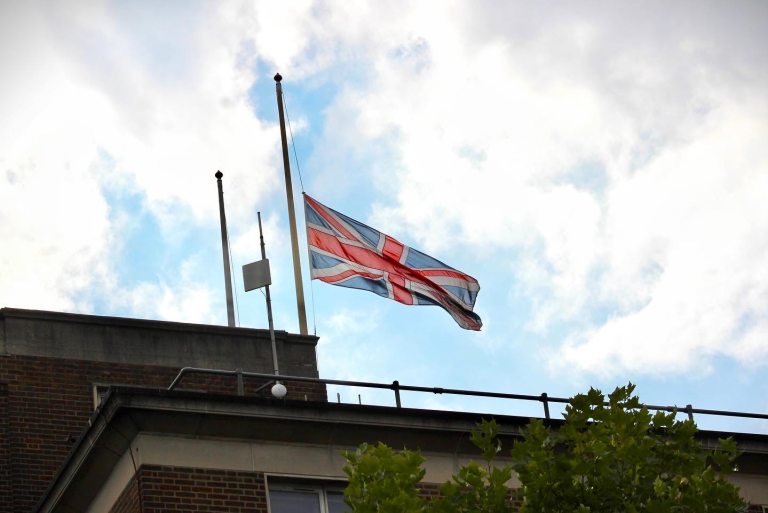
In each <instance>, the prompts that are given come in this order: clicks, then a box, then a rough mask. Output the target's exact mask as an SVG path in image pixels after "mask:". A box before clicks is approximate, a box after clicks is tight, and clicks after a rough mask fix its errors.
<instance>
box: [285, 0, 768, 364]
mask: <svg viewBox="0 0 768 513" xmlns="http://www.w3.org/2000/svg"><path fill="white" fill-rule="evenodd" d="M315 5H317V4H315ZM400 7H403V6H400ZM483 7H486V8H485V9H483V8H481V7H478V6H476V5H473V6H472V7H471V8H470V7H469V6H468V5H467V4H462V3H458V2H456V3H448V4H442V5H441V7H439V8H435V7H434V6H430V8H429V9H426V8H424V9H422V8H419V7H414V8H412V9H408V8H405V7H403V10H404V11H407V12H402V13H400V15H399V16H398V18H397V20H396V21H395V22H392V23H389V20H388V18H387V17H386V16H380V17H376V16H370V18H369V19H357V18H355V19H356V20H358V21H361V22H362V23H363V24H364V25H365V27H367V31H363V34H364V35H363V36H361V35H360V34H361V30H360V25H359V24H357V23H355V24H348V23H344V24H342V23H339V24H337V25H334V24H333V19H334V18H333V17H330V18H328V19H327V20H326V21H328V22H329V23H327V24H326V25H325V26H324V27H323V30H316V31H315V32H314V33H313V35H305V36H304V37H305V39H306V40H313V38H320V39H323V38H325V45H326V46H327V45H330V46H333V45H338V46H339V48H340V49H339V53H341V54H344V52H345V49H346V47H345V46H344V45H345V44H350V45H351V44H352V42H354V44H355V45H358V46H356V47H355V48H357V49H358V50H359V48H361V47H362V48H364V49H365V51H366V52H367V54H366V57H365V58H366V59H367V60H368V61H369V62H370V68H369V69H368V78H369V79H370V80H368V81H366V82H364V83H362V84H357V83H355V84H353V85H349V86H348V87H347V88H346V89H345V90H344V92H343V95H340V96H339V98H338V101H337V102H336V103H335V104H334V105H333V106H332V107H331V108H330V109H329V116H328V117H329V119H331V120H333V121H330V122H329V124H328V126H327V128H326V134H325V141H323V143H324V146H328V147H333V148H336V150H334V151H338V148H343V151H351V152H354V151H355V148H365V149H367V150H368V151H370V149H369V148H370V146H371V144H372V142H376V143H377V144H379V145H386V146H388V147H389V148H390V149H391V150H393V151H394V152H395V155H397V158H396V162H395V163H394V165H393V166H392V168H390V169H385V170H382V169H380V168H377V167H376V166H374V168H373V169H371V170H370V176H371V177H372V179H373V180H374V183H375V184H376V185H377V186H379V187H380V188H381V189H382V190H383V191H385V192H386V193H388V194H390V195H392V197H393V198H394V201H392V202H390V203H388V204H384V203H382V204H380V205H377V206H375V208H374V210H373V216H372V220H371V223H372V224H373V225H375V226H377V227H378V228H381V229H382V230H383V231H385V232H388V233H402V232H403V231H404V229H405V230H408V231H409V232H410V233H411V235H412V238H415V239H416V240H418V241H420V245H421V246H422V248H423V249H425V250H427V251H433V250H434V251H437V252H442V251H443V250H444V249H445V248H446V245H447V244H452V245H454V244H455V243H456V241H457V240H459V241H462V242H463V243H465V244H467V245H471V246H473V247H474V250H475V251H481V252H485V253H488V252H490V251H494V250H497V251H500V252H505V253H508V254H509V255H510V256H509V261H510V262H512V263H513V264H514V266H513V267H512V269H513V272H514V273H515V274H516V276H517V278H518V281H521V282H522V286H523V287H524V289H523V293H524V294H525V295H526V296H527V297H528V299H529V300H530V301H531V302H532V303H533V304H534V306H535V310H534V315H533V318H532V319H531V320H530V323H529V328H530V329H533V330H536V331H538V332H539V333H542V334H545V335H546V334H547V333H548V332H549V331H550V330H551V329H552V327H553V326H558V325H560V326H562V325H563V323H569V324H568V326H569V329H570V331H571V333H572V336H571V337H570V339H569V341H568V342H567V343H566V344H565V345H563V347H562V348H561V351H560V364H559V365H557V366H556V368H555V370H556V371H558V372H561V371H564V370H565V371H573V372H575V373H580V372H586V373H598V374H601V375H613V374H617V373H622V372H624V371H626V370H632V371H636V372H640V373H651V374H656V373H670V372H677V371H681V370H686V369H690V368H693V367H694V366H696V367H701V368H704V369H706V368H707V367H709V366H711V364H712V359H713V357H714V356H716V355H729V356H732V357H735V358H738V359H739V360H740V361H741V362H743V363H747V362H749V363H750V364H753V365H754V364H758V365H761V364H765V363H768V362H766V356H765V355H766V353H768V340H766V339H765V338H764V337H763V334H764V333H765V325H766V322H767V321H766V318H767V316H768V305H766V301H767V300H768V299H767V298H768V277H766V273H765V271H764V262H765V261H766V258H767V257H768V235H766V234H768V223H767V222H766V214H765V212H766V209H765V208H764V207H763V206H762V202H763V201H762V199H764V198H765V197H768V184H767V183H766V178H765V177H766V172H767V171H768V154H766V152H765V150H764V149H763V148H764V144H763V141H765V140H766V138H768V122H766V121H765V120H766V119H768V117H767V116H766V114H768V112H767V110H768V109H766V99H765V94H764V91H765V90H766V86H768V75H767V74H766V68H765V66H764V63H765V52H766V51H765V48H766V47H768V44H766V43H768V42H767V41H766V35H765V33H764V31H762V30H761V29H760V26H759V25H760V24H759V23H758V22H756V20H757V19H759V18H760V17H761V16H764V15H765V14H766V13H765V6H762V5H757V4H739V5H738V6H737V7H735V8H734V6H727V7H726V6H723V5H722V4H718V3H715V2H712V3H696V4H695V5H694V4H686V3H683V4H679V5H677V6H674V7H670V6H668V5H661V4H643V6H634V7H633V6H627V5H621V6H619V5H616V6H611V7H610V8H604V7H605V6H601V8H600V9H583V8H582V7H581V6H580V7H578V8H577V7H574V8H568V7H567V6H561V8H559V9H557V10H556V11H552V10H551V9H548V8H546V7H545V6H543V5H541V6H530V5H526V6H525V7H523V6H522V5H521V4H509V3H505V4H494V5H493V8H489V7H490V4H483ZM368 14H371V13H368ZM350 25H352V26H354V28H348V27H349V26H350ZM309 28H311V27H309ZM382 34H384V37H382ZM387 36H389V37H387ZM294 54H295V55H297V54H299V52H298V51H297V50H295V49H294ZM306 54H307V55H311V51H309V50H308V51H307V52H306ZM293 60H294V61H296V62H299V61H300V58H298V57H295V56H294V58H293ZM371 154H373V153H371ZM317 162H318V163H321V164H322V163H323V160H322V159H318V161H317ZM326 164H328V167H329V168H328V169H326V170H323V171H324V175H323V177H322V178H320V179H318V180H317V182H318V183H320V184H322V183H323V182H324V181H326V182H333V183H335V179H336V178H338V172H337V171H336V170H334V169H332V168H331V165H332V164H333V160H330V161H326ZM381 177H385V178H381ZM495 286H504V285H503V284H495Z"/></svg>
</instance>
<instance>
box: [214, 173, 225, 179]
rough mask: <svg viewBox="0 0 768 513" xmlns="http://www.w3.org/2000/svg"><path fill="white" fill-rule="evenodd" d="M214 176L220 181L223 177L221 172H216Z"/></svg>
mask: <svg viewBox="0 0 768 513" xmlns="http://www.w3.org/2000/svg"><path fill="white" fill-rule="evenodd" d="M214 176H216V179H217V180H221V177H222V176H224V173H222V172H221V171H216V174H215V175H214Z"/></svg>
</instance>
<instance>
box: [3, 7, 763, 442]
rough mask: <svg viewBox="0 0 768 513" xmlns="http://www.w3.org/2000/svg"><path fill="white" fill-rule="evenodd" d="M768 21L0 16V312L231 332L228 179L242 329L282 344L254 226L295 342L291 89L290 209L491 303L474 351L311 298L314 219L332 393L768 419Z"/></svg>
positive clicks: (420, 321) (562, 10)
mask: <svg viewBox="0 0 768 513" xmlns="http://www.w3.org/2000/svg"><path fill="white" fill-rule="evenodd" d="M767 21H768V3H766V2H763V1H759V0H755V1H735V2H727V3H726V2H717V1H679V2H673V3H670V2H660V1H658V2H656V1H650V2H588V1H587V2H578V3H575V2H555V1H541V2H523V1H498V2H494V1H472V2H469V1H451V0H449V1H444V2H398V1H391V2H390V1H387V2H329V1H322V0H298V1H293V2H274V1H248V2H240V1H222V2H207V1H198V2H195V1H183V2H182V1H165V2H143V1H130V2H129V1H85V0H82V1H73V2H53V1H42V2H41V1H20V0H19V1H6V2H0V70H1V71H0V73H2V80H1V81H0V306H7V307H13V308H30V309H40V310H54V311H63V312H76V313H83V314H95V315H110V316H122V317H136V318H145V319H162V320H169V321H181V322H191V323H203V324H222V325H225V324H226V322H227V320H226V319H227V317H226V307H225V295H224V281H223V270H222V256H221V236H220V231H219V230H220V229H219V217H218V195H217V187H216V179H215V177H214V174H215V172H216V171H217V170H221V171H222V172H223V173H224V179H223V187H224V196H225V201H226V213H227V221H228V226H229V232H230V241H231V247H232V254H233V255H232V259H233V263H234V273H233V274H234V278H235V284H234V287H235V289H236V290H237V297H236V300H237V319H238V325H239V326H244V327H257V328H266V327H267V315H266V306H265V300H264V296H263V295H262V294H261V293H260V292H259V291H252V292H249V293H245V292H244V290H243V285H242V273H241V267H242V265H245V264H248V263H250V262H253V261H255V260H258V259H260V251H259V239H258V225H257V212H261V214H262V218H263V222H264V235H265V240H266V248H267V249H266V250H267V256H268V257H269V258H270V262H271V266H272V278H273V286H272V299H273V306H274V317H275V326H276V328H277V329H283V330H288V331H291V332H298V316H297V313H296V306H295V305H296V303H295V301H296V300H295V290H294V282H293V277H292V264H291V250H290V239H289V233H288V217H287V206H286V193H285V184H284V180H283V163H282V153H281V146H280V131H279V124H278V114H277V103H276V96H275V82H274V80H273V78H272V77H273V76H274V75H275V73H277V72H279V73H281V74H282V76H283V77H284V79H283V89H284V94H285V101H286V106H287V109H288V116H289V119H290V129H291V131H292V134H293V142H294V143H295V151H296V153H295V156H294V153H293V148H291V167H292V172H293V184H294V197H295V201H296V203H297V205H301V191H302V188H303V189H304V190H306V192H307V193H308V194H310V195H312V196H313V197H314V198H316V199H317V200H318V201H320V202H322V203H324V204H326V205H328V206H330V207H331V208H334V209H336V210H337V211H340V212H342V213H344V214H346V215H348V216H350V217H352V218H354V219H357V220H360V221H362V222H364V223H366V224H369V225H370V226H372V227H374V228H376V229H379V230H381V231H383V232H385V233H387V234H389V235H391V236H393V237H395V238H396V239H398V240H400V241H401V242H403V243H405V244H407V245H409V246H412V247H414V248H417V249H419V250H421V251H423V252H425V253H427V254H429V255H432V256H434V257H436V258H438V259H440V260H442V261H443V262H445V263H447V264H448V265H450V266H452V267H454V268H457V269H460V270H461V271H463V272H466V273H468V274H470V275H472V276H474V277H475V278H476V279H477V280H478V281H479V283H480V286H481V291H480V293H479V296H478V299H477V304H476V308H475V312H476V313H477V314H478V315H480V317H481V318H482V320H483V323H484V326H483V330H482V331H481V332H470V331H465V330H462V329H461V328H460V327H458V325H456V323H455V322H454V321H453V320H452V319H451V317H450V316H449V315H448V314H447V313H446V312H444V311H442V310H441V309H439V308H435V307H426V306H423V307H416V306H405V305H401V304H398V303H396V302H394V301H388V300H386V299H383V298H380V297H379V296H376V295H374V294H371V293H369V292H364V291H357V290H349V289H345V288H341V287H334V286H331V285H328V284H325V283H322V282H318V281H315V282H312V283H311V284H310V280H309V273H308V268H307V261H306V254H307V253H306V240H305V239H304V238H303V234H304V219H303V215H302V212H301V210H299V215H298V216H297V218H298V224H299V234H300V244H301V251H300V254H301V258H302V268H303V273H304V288H305V295H306V298H307V303H308V317H309V323H310V328H309V329H310V333H315V332H316V334H317V335H318V336H319V337H320V341H319V345H318V364H319V369H320V375H321V377H325V378H335V379H351V380H364V381H375V382H387V383H388V382H392V381H393V380H399V381H400V383H402V384H409V385H420V386H429V387H434V386H437V387H444V388H462V389H472V390H486V391H496V392H507V393H517V394H531V395H539V394H541V393H542V392H546V393H548V394H549V395H550V396H560V397H569V396H572V395H574V394H576V393H579V392H585V391H587V390H588V389H589V388H590V387H595V388H599V389H601V390H603V391H604V392H608V391H611V390H613V388H615V387H616V386H620V385H624V384H626V383H628V382H632V383H635V384H637V393H638V394H639V396H640V399H641V400H642V401H644V402H646V403H649V404H660V405H678V406H681V407H683V406H685V405H686V404H689V403H690V404H692V405H693V406H694V407H697V408H706V409H722V410H738V411H748V412H758V413H766V412H768V380H766V379H765V376H766V370H768V265H766V262H768V207H767V206H766V205H768V144H766V143H765V141H766V140H768V31H766V30H765V24H766V22H767ZM289 136H290V135H289ZM299 169H300V171H301V176H299V172H298V171H299ZM336 393H339V394H340V400H341V401H343V402H358V401H362V402H363V403H366V404H384V405H392V404H393V398H392V394H391V393H389V392H384V391H380V392H379V391H372V390H369V389H362V390H359V389H350V388H345V387H331V388H330V389H329V396H330V398H331V400H336V399H337V397H336ZM358 394H359V395H360V397H358ZM403 404H404V406H410V407H419V408H434V409H451V410H461V411H477V412H483V413H497V414H510V415H535V416H541V415H542V407H541V405H540V404H537V403H526V402H519V401H517V402H516V401H507V400H491V399H487V400H486V399H478V398H466V397H460V396H449V395H432V394H404V395H403ZM553 409H554V408H553ZM696 420H697V422H698V424H699V426H700V427H702V428H705V429H718V430H729V431H746V432H758V433H768V422H765V421H750V420H744V419H732V418H723V417H709V416H697V417H696Z"/></svg>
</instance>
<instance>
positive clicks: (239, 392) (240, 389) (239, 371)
mask: <svg viewBox="0 0 768 513" xmlns="http://www.w3.org/2000/svg"><path fill="white" fill-rule="evenodd" d="M235 372H237V395H245V386H244V385H243V369H242V368H240V367H238V368H237V370H236V371H235Z"/></svg>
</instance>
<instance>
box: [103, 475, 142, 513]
mask: <svg viewBox="0 0 768 513" xmlns="http://www.w3.org/2000/svg"><path fill="white" fill-rule="evenodd" d="M136 482H137V480H136V476H133V478H131V480H130V481H129V482H128V484H127V485H125V488H124V489H123V492H122V493H121V494H120V497H119V498H118V499H117V501H115V504H114V505H113V506H112V509H110V510H109V513H141V505H140V501H139V487H138V486H137V484H136Z"/></svg>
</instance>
